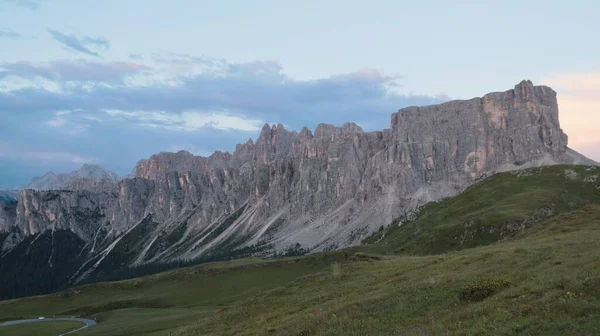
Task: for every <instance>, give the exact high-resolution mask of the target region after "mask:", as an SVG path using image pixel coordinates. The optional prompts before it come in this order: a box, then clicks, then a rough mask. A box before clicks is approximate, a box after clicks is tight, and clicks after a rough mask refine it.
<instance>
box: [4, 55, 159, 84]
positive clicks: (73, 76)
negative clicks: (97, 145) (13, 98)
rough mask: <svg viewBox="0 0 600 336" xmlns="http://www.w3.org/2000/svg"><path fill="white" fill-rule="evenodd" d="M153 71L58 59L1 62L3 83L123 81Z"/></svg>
mask: <svg viewBox="0 0 600 336" xmlns="http://www.w3.org/2000/svg"><path fill="white" fill-rule="evenodd" d="M149 69H150V68H149V67H147V66H145V65H143V64H140V63H136V62H102V63H99V62H88V61H85V60H57V61H51V62H47V63H40V64H34V63H30V62H25V61H21V62H12V63H0V80H1V79H2V78H5V77H9V76H12V77H20V78H24V79H35V78H45V79H48V80H51V81H56V82H65V81H76V82H99V83H116V82H123V80H124V79H125V77H127V76H131V75H135V74H138V73H140V72H142V71H146V70H149Z"/></svg>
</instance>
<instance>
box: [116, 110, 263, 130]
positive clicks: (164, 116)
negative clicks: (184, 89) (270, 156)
mask: <svg viewBox="0 0 600 336" xmlns="http://www.w3.org/2000/svg"><path fill="white" fill-rule="evenodd" d="M105 112H106V113H107V114H108V115H109V116H111V117H113V118H119V119H125V120H130V121H132V122H134V123H136V124H137V125H139V126H142V127H150V128H165V129H169V130H176V131H197V130H199V129H202V128H207V127H210V128H214V129H218V130H223V131H229V130H238V131H247V132H253V131H258V130H259V129H260V126H262V125H263V124H264V122H263V121H262V120H257V119H249V118H246V117H244V116H240V115H231V114H227V113H215V112H212V113H210V112H208V113H207V112H198V111H185V112H182V113H167V112H160V111H121V110H106V111H105Z"/></svg>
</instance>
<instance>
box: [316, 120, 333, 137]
mask: <svg viewBox="0 0 600 336" xmlns="http://www.w3.org/2000/svg"><path fill="white" fill-rule="evenodd" d="M338 129H339V128H338V127H335V126H334V125H332V124H324V123H321V124H318V125H317V128H316V129H315V138H322V137H326V136H330V135H332V134H335V132H336V131H337V130H338Z"/></svg>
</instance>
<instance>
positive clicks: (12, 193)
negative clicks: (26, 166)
mask: <svg viewBox="0 0 600 336" xmlns="http://www.w3.org/2000/svg"><path fill="white" fill-rule="evenodd" d="M18 198H19V191H18V190H0V203H11V202H16V201H17V199H18Z"/></svg>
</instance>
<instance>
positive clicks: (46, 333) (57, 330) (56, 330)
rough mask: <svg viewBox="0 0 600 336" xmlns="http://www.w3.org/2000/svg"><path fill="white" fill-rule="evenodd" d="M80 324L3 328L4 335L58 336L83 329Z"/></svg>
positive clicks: (68, 323)
mask: <svg viewBox="0 0 600 336" xmlns="http://www.w3.org/2000/svg"><path fill="white" fill-rule="evenodd" d="M82 326H83V323H80V322H66V321H65V322H43V323H33V324H23V325H16V326H11V327H5V328H2V329H1V330H2V335H11V336H56V335H58V334H62V333H65V332H68V331H71V330H75V329H77V328H81V327H82Z"/></svg>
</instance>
